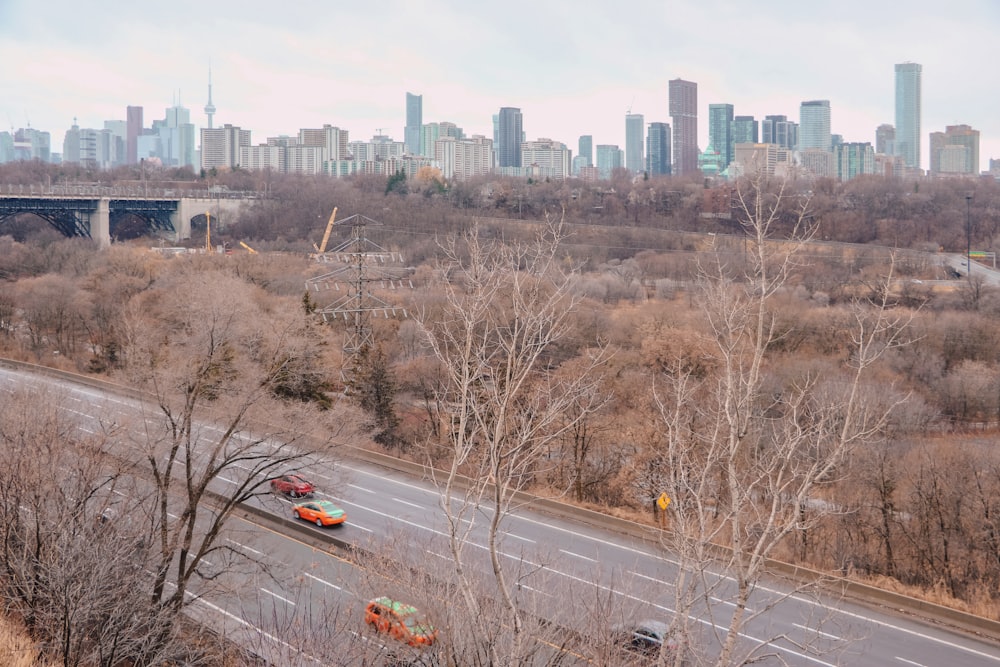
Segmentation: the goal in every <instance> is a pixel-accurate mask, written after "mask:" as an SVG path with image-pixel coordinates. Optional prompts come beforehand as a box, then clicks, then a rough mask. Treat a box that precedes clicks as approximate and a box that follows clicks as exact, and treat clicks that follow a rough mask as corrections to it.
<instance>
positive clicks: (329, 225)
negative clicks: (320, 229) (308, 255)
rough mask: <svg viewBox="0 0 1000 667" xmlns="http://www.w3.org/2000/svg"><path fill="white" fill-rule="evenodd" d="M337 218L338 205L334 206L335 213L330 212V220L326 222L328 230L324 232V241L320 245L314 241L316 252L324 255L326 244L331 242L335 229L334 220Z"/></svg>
mask: <svg viewBox="0 0 1000 667" xmlns="http://www.w3.org/2000/svg"><path fill="white" fill-rule="evenodd" d="M336 219H337V207H336V206H334V207H333V213H331V214H330V220H329V221H328V222H327V223H326V231H325V232H324V233H323V241H322V242H320V244H319V245H316V244H315V243H313V248H315V249H316V252H317V253H319V254H320V255H322V254H323V253H324V252H326V244H327V243H329V242H330V232H332V231H333V221H334V220H336Z"/></svg>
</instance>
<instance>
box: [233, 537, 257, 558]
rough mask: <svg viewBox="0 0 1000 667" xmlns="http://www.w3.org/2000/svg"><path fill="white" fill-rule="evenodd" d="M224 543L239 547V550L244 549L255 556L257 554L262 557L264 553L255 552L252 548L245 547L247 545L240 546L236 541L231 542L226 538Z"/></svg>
mask: <svg viewBox="0 0 1000 667" xmlns="http://www.w3.org/2000/svg"><path fill="white" fill-rule="evenodd" d="M226 542H229V543H231V544H235V545H236V546H238V547H239V548H240V549H245V550H246V551H250V552H251V553H255V554H257V555H258V556H263V555H264V552H263V551H257V550H256V549H254V548H253V547H248V546H247V545H245V544H240V543H239V542H237V541H236V540H231V539H229V538H228V537H227V538H226Z"/></svg>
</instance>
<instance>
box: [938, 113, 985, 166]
mask: <svg viewBox="0 0 1000 667" xmlns="http://www.w3.org/2000/svg"><path fill="white" fill-rule="evenodd" d="M930 172H931V174H934V175H959V174H963V175H975V174H977V173H979V130H974V129H972V128H971V127H970V126H968V125H948V126H947V127H945V131H944V132H931V151H930Z"/></svg>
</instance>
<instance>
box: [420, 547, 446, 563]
mask: <svg viewBox="0 0 1000 667" xmlns="http://www.w3.org/2000/svg"><path fill="white" fill-rule="evenodd" d="M424 551H425V552H427V553H429V554H430V555H432V556H437V557H438V558H440V559H441V560H449V561H450V560H451V558H449V557H448V556H442V555H441V554H439V553H437V552H436V551H431V550H430V549H424Z"/></svg>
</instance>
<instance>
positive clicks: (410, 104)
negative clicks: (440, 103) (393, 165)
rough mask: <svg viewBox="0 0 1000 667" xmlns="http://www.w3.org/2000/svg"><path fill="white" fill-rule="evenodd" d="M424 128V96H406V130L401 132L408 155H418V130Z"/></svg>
mask: <svg viewBox="0 0 1000 667" xmlns="http://www.w3.org/2000/svg"><path fill="white" fill-rule="evenodd" d="M423 126H424V96H423V95H414V94H413V93H407V94H406V128H405V129H404V130H403V143H404V144H406V152H407V153H409V154H410V155H420V154H421V145H420V129H421V128H422V127H423Z"/></svg>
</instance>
